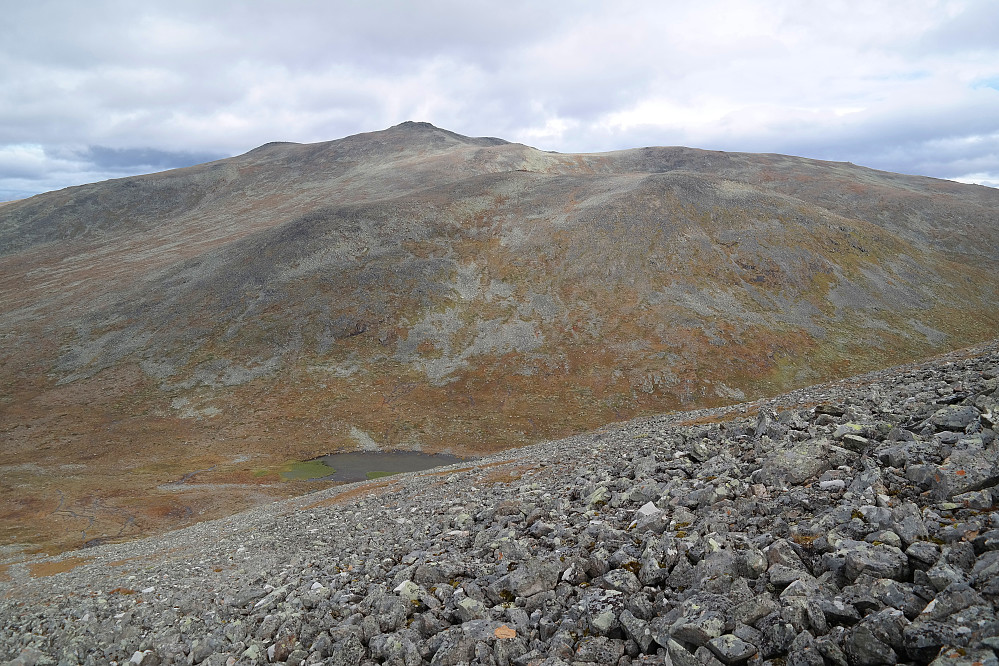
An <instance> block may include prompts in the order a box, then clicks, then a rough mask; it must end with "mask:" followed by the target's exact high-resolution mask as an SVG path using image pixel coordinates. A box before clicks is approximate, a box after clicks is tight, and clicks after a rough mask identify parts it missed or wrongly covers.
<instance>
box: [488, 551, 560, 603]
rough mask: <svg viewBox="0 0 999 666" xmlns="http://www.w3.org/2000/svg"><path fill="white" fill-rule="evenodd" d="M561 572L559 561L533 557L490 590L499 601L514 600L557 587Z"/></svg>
mask: <svg viewBox="0 0 999 666" xmlns="http://www.w3.org/2000/svg"><path fill="white" fill-rule="evenodd" d="M561 574H562V567H561V565H560V563H559V562H557V561H553V560H545V559H541V558H534V557H532V558H529V559H528V560H526V561H525V562H524V563H523V564H522V565H521V566H520V567H519V568H518V569H516V570H515V571H512V572H510V573H508V574H506V575H505V576H503V577H501V578H500V579H499V580H497V581H496V582H495V583H493V584H492V585H491V586H490V590H491V592H492V596H494V597H495V598H496V600H497V601H512V600H513V599H514V598H516V597H529V596H531V595H534V594H537V593H539V592H544V591H546V590H553V589H555V585H556V583H558V579H559V576H560V575H561Z"/></svg>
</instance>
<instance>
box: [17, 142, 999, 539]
mask: <svg viewBox="0 0 999 666" xmlns="http://www.w3.org/2000/svg"><path fill="white" fill-rule="evenodd" d="M997 219H999V192H993V191H990V190H988V188H974V187H972V186H966V185H961V184H958V183H951V182H948V181H939V180H936V179H929V178H925V177H915V176H902V175H898V174H889V173H885V172H878V171H874V170H871V169H866V168H864V167H856V166H851V165H847V164H844V163H829V162H821V161H816V160H805V159H802V158H793V157H789V156H780V155H772V154H743V153H720V152H717V151H714V152H713V151H700V150H697V149H691V148H682V147H674V148H669V147H665V148H654V147H653V148H639V149H632V150H627V151H617V152H614V153H591V154H558V153H547V152H543V151H539V150H536V149H534V148H530V147H528V146H524V145H521V144H514V143H508V142H503V141H502V140H500V139H492V138H469V137H462V136H461V135H457V134H455V133H452V132H447V131H446V130H440V129H439V128H435V127H433V126H430V125H421V124H415V123H414V124H404V125H400V126H396V127H394V128H389V129H388V130H382V131H380V132H372V133H367V134H363V135H355V136H353V137H347V138H344V139H339V140H336V141H332V142H322V143H318V144H286V143H280V144H266V145H265V146H262V147H259V148H257V149H254V150H251V151H249V152H248V153H245V154H243V155H240V156H237V157H233V158H227V159H225V160H220V161H216V162H212V163H208V164H206V165H200V166H195V167H188V168H186V169H181V170H176V171H171V172H165V173H163V174H152V175H146V176H139V177H132V178H126V179H121V180H116V181H108V182H105V183H98V184H93V185H87V186H81V187H78V188H70V190H63V191H60V192H55V193H49V194H46V195H39V196H38V197H34V198H32V199H29V200H25V201H22V202H15V203H13V204H11V205H8V206H4V207H3V208H2V209H0V301H2V302H3V303H5V307H4V310H3V312H0V336H3V340H4V342H5V347H4V349H3V350H2V351H0V361H2V369H0V387H2V394H0V422H2V423H4V425H3V426H2V432H0V435H2V436H3V438H4V442H5V443H4V452H5V453H6V454H8V455H10V456H13V457H14V458H16V459H17V460H20V461H22V462H21V463H19V464H21V465H22V467H17V466H9V467H8V468H7V469H6V470H5V471H4V477H5V483H6V484H7V485H6V488H7V489H9V490H10V492H8V493H5V496H6V497H7V498H10V499H5V500H4V501H5V502H6V505H5V506H4V509H3V512H2V513H0V518H2V516H7V518H6V520H7V523H6V524H7V525H9V526H10V527H9V529H10V530H11V531H10V532H9V534H10V536H7V537H4V538H5V539H8V540H10V541H11V542H18V541H19V540H22V539H26V540H27V541H28V542H32V541H35V542H37V539H38V538H40V537H35V536H31V533H30V531H29V530H27V529H25V528H24V520H25V518H26V517H27V516H37V515H42V516H45V520H44V521H42V523H41V524H42V525H44V526H45V527H44V530H45V531H46V532H47V534H48V536H46V537H45V538H46V539H51V538H55V537H53V535H58V537H57V538H58V539H60V540H61V542H62V543H75V542H76V540H77V539H79V538H80V537H78V536H74V528H73V527H71V526H74V525H79V524H81V523H80V521H78V520H76V519H73V518H72V516H70V515H68V514H63V513H57V512H55V511H54V509H55V507H59V506H62V504H61V503H60V501H59V497H60V495H59V493H58V492H56V491H57V490H58V491H60V492H63V493H65V492H66V490H65V489H64V488H63V487H61V486H60V483H61V482H60V481H57V480H54V478H53V476H56V477H58V472H57V471H56V470H58V469H61V467H60V466H65V465H70V466H74V465H81V466H82V467H70V468H67V469H70V470H73V469H79V470H82V471H81V472H79V473H77V472H73V473H72V474H71V475H70V476H72V477H74V478H73V480H72V481H71V484H70V485H72V486H73V490H72V493H71V495H72V498H71V500H70V504H71V505H73V506H76V508H75V509H73V511H74V512H76V513H77V514H82V513H83V509H84V507H92V506H93V502H94V501H95V498H96V499H97V500H99V501H98V504H97V507H98V508H96V509H93V511H92V514H93V515H96V516H99V517H98V518H95V519H94V520H95V521H96V524H97V525H99V526H100V527H99V528H98V529H97V531H99V532H100V531H102V530H103V532H107V533H109V534H113V533H116V532H117V531H118V530H120V529H125V531H126V532H128V531H129V530H135V531H137V532H138V533H142V531H143V530H146V529H153V525H159V524H161V521H162V524H166V525H177V524H184V521H185V520H191V519H193V518H191V516H193V515H195V514H196V513H197V511H206V512H209V513H211V512H217V511H225V510H228V509H225V508H221V507H220V506H219V505H218V504H213V502H217V501H218V500H217V499H213V498H211V497H210V496H208V495H207V494H206V493H203V492H201V491H199V489H198V488H196V487H193V486H196V485H197V484H193V485H192V487H191V488H190V489H186V490H185V492H186V491H187V490H189V493H188V494H185V493H184V492H175V491H171V492H170V493H166V492H163V491H159V490H156V489H157V488H159V487H160V486H162V485H163V484H164V483H166V482H167V481H169V480H171V479H177V478H182V477H184V475H186V474H189V473H191V472H193V471H195V470H201V469H205V468H209V467H212V468H213V469H214V470H216V471H213V472H211V473H208V474H205V475H203V476H204V478H205V479H206V480H207V479H211V478H212V477H213V475H214V476H215V477H216V478H215V480H216V481H218V480H219V479H222V478H224V479H227V482H229V481H232V482H233V483H234V484H235V485H234V487H238V488H240V489H239V490H234V491H233V496H234V497H233V498H232V501H233V502H236V504H237V505H239V506H245V502H248V501H251V499H247V498H255V499H252V501H259V499H260V497H261V494H263V495H265V496H268V497H270V496H273V495H274V494H277V495H280V494H282V493H287V492H291V489H290V488H289V487H288V486H285V485H282V484H280V483H277V482H276V479H275V475H274V472H273V470H274V469H275V468H276V466H278V465H279V464H280V463H282V462H284V461H286V460H289V459H292V460H296V459H297V460H301V459H305V458H309V457H312V456H316V455H320V454H324V453H330V452H334V451H336V450H345V449H351V448H354V447H357V446H359V445H360V444H359V441H361V440H364V441H367V440H366V439H364V438H365V437H366V438H369V439H371V440H373V441H375V442H376V443H377V444H378V445H379V446H381V447H383V448H386V449H395V448H417V449H423V450H427V451H450V452H452V453H459V454H465V455H468V454H481V453H488V452H494V451H497V450H501V449H503V448H507V447H510V446H520V445H523V444H527V443H530V442H535V441H540V440H544V439H552V438H556V437H560V436H565V435H568V434H571V433H573V432H581V431H584V430H587V429H591V428H594V427H598V426H599V425H601V424H602V423H606V422H608V421H620V420H625V419H628V418H632V417H635V416H640V415H642V414H653V413H660V412H666V411H672V410H676V409H690V408H693V407H697V406H712V405H718V404H726V403H731V402H739V401H742V400H747V399H753V398H758V397H762V396H765V395H775V394H778V393H781V392H784V391H786V390H789V389H791V388H794V387H797V386H803V385H809V384H813V383H815V382H818V381H824V380H827V379H832V378H836V377H843V376H847V375H850V374H854V373H856V372H860V371H865V370H872V369H875V368H878V367H884V366H885V365H889V364H894V363H901V362H906V361H911V360H915V359H917V358H922V357H925V356H927V355H932V354H936V353H940V352H943V351H947V350H949V349H954V348H960V347H964V346H967V345H969V344H974V343H977V342H980V341H983V340H987V339H992V338H994V337H995V330H996V327H997V324H999V316H997V314H996V313H997V311H999V308H997V307H996V306H997V305H999V289H997V287H999V284H997V280H996V277H995V274H994V271H993V270H991V268H990V265H992V263H994V262H996V261H999V224H997V223H996V220H997ZM358 433H360V434H358ZM359 438H360V439H359ZM247 456H248V459H245V458H246V457H247ZM25 464H28V465H35V466H37V467H36V468H30V467H29V468H25V467H23V465H25ZM109 470H110V471H112V472H113V474H112V476H113V477H115V479H116V480H115V481H114V482H113V484H112V485H113V486H114V488H113V489H112V491H113V493H118V495H114V497H117V498H118V499H114V498H109V496H108V492H112V491H107V492H106V491H105V490H103V489H102V488H101V484H100V483H98V478H99V477H100V475H102V474H104V475H105V476H106V473H107V472H108V471H109ZM258 473H259V474H260V476H254V475H256V474H258ZM95 475H97V476H95ZM105 481H106V479H105ZM226 501H229V500H228V499H227V500H226ZM74 502H75V503H76V504H73V503H74ZM87 510H88V511H90V509H87ZM60 511H61V509H60ZM160 514H164V515H166V516H167V518H162V517H161V516H160ZM188 514H190V515H189V516H188V517H187V518H184V517H183V516H185V515H188ZM206 515H207V514H206ZM212 515H217V514H212ZM0 522H2V521H0ZM31 529H39V528H38V527H37V526H32V528H31ZM92 533H93V529H91V530H90V532H88V535H92Z"/></svg>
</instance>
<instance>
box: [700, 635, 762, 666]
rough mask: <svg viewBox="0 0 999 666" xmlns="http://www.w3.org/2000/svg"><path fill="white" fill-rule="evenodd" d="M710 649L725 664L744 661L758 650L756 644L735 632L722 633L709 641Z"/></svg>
mask: <svg viewBox="0 0 999 666" xmlns="http://www.w3.org/2000/svg"><path fill="white" fill-rule="evenodd" d="M707 646H708V649H709V650H711V652H712V653H713V654H714V655H715V656H716V657H718V660H719V661H721V662H722V663H724V664H737V663H740V662H744V661H746V660H747V659H749V658H750V657H752V656H753V655H754V654H756V653H757V652H758V650H757V648H756V646H755V645H752V644H750V643H747V642H746V641H744V640H742V639H741V638H739V637H738V636H735V635H734V634H722V635H721V636H718V637H717V638H712V639H711V640H709V641H708V643H707Z"/></svg>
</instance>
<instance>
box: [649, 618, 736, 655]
mask: <svg viewBox="0 0 999 666" xmlns="http://www.w3.org/2000/svg"><path fill="white" fill-rule="evenodd" d="M724 631H725V617H724V616H723V615H722V614H721V613H719V612H717V611H712V610H706V611H701V612H699V613H696V614H695V613H691V614H688V615H684V616H681V617H680V618H679V619H678V620H677V621H676V622H674V623H673V625H672V626H671V627H670V630H669V633H670V636H671V637H672V638H675V639H676V640H678V641H683V642H685V643H690V644H691V645H696V646H701V645H705V644H707V642H708V641H710V640H711V639H712V638H717V637H718V636H721V635H722V633H724ZM656 642H659V641H658V639H657V641H656ZM661 644H662V643H660V645H661Z"/></svg>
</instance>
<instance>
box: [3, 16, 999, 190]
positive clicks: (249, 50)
mask: <svg viewBox="0 0 999 666" xmlns="http://www.w3.org/2000/svg"><path fill="white" fill-rule="evenodd" d="M18 5H19V6H15V7H11V8H8V9H7V10H6V12H5V14H6V16H5V20H4V22H3V23H2V24H0V200H4V199H12V198H18V197H23V196H29V195H32V194H35V193H38V192H41V191H45V190H50V189H57V188H61V187H65V186H69V185H73V184H80V183H84V182H92V181H95V180H101V179H104V178H112V177H119V176H124V175H129V174H133V173H144V172H150V171H157V170H162V169H167V168H173V167H176V166H184V165H188V164H194V163H198V162H203V161H208V160H211V159H216V158H219V157H224V156H228V155H233V154H238V153H241V152H245V151H247V150H249V149H251V148H253V147H255V146H257V145H260V144H263V143H266V142H268V141H278V140H281V141H300V142H312V141H324V140H329V139H335V138H339V137H342V136H346V135H349V134H353V133H357V132H363V131H370V130H374V129H381V128H384V127H388V126H390V125H394V124H396V123H399V122H402V121H403V120H426V121H429V122H432V123H434V124H435V125H438V126H441V127H445V128H447V129H451V130H454V131H457V132H460V133H463V134H469V135H489V136H500V137H503V138H505V139H510V140H514V141H521V142H524V143H527V144H530V145H534V146H537V147H539V148H543V149H547V150H558V151H563V152H577V151H578V152H592V151H601V150H612V149H617V148H629V147H636V146H643V145H689V146H695V147H700V148H712V149H720V150H733V151H762V152H780V153H789V154H794V155H803V156H807V157H817V158H821V159H832V160H843V161H851V162H854V163H858V164H863V165H866V166H871V167H875V168H879V169H887V170H891V171H899V172H903V173H918V174H924V175H931V176H937V177H942V178H953V179H957V180H963V181H966V182H982V183H986V184H991V185H999V39H997V38H996V35H999V3H996V2H992V1H991V0H900V1H893V0H886V1H883V2H877V3H871V2H867V1H856V0H843V1H841V2H824V3H818V2H800V1H799V0H759V1H752V0H750V1H746V0H710V1H705V2H701V3H696V4H695V3H688V2H679V1H675V2H674V1H670V2H661V3H648V2H637V1H636V2H628V1H624V2H620V1H619V2H617V3H614V4H613V6H612V5H611V4H610V3H603V2H592V1H586V0H574V1H571V2H570V1H565V2H547V3H535V2H526V1H524V2H521V1H510V2H505V3H493V2H485V1H483V0H450V1H443V0H437V1H434V0H424V1H423V2H420V3H412V2H388V1H383V2H349V1H347V0H343V1H341V2H333V3H313V2H307V1H305V0H298V1H296V0H287V1H284V2H262V1H257V2H254V1H229V2H225V1H218V2H212V3H204V2H199V1H178V0H172V1H171V2H164V1H161V0H150V1H149V2H143V3H132V2H121V1H116V0H95V1H94V2H89V3H72V2H54V1H51V2H44V1H37V0H36V2H34V3H18Z"/></svg>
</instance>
